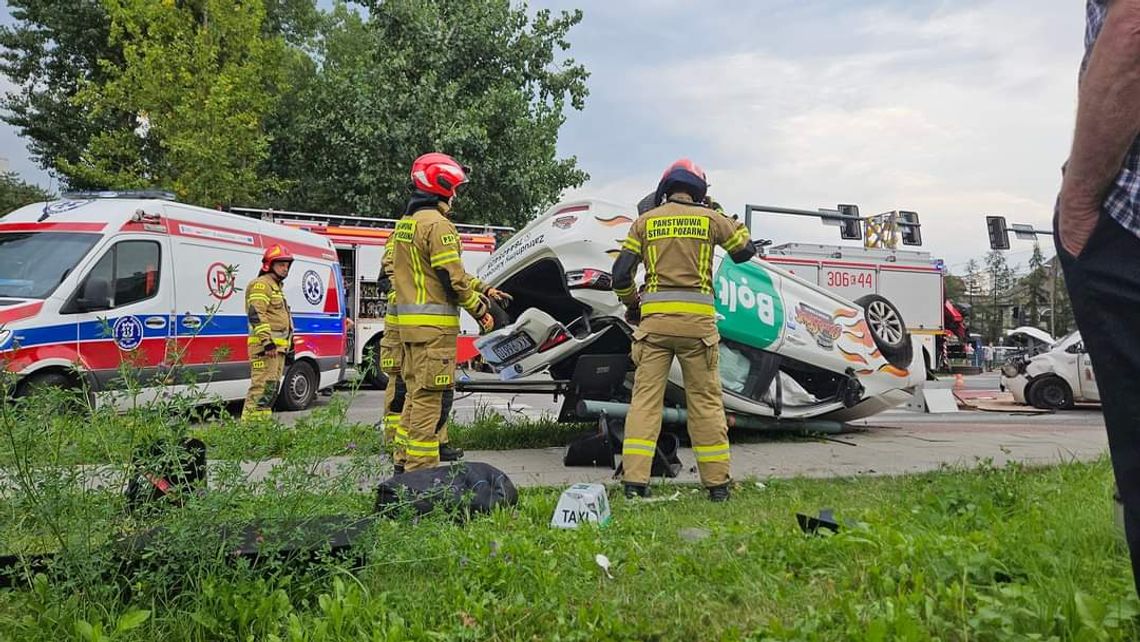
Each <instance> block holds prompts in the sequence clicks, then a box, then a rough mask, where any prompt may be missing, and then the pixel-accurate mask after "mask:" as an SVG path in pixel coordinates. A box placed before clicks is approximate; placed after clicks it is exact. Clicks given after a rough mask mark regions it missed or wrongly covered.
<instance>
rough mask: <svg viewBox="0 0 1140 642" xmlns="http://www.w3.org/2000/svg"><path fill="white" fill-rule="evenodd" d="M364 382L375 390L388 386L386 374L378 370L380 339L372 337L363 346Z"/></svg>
mask: <svg viewBox="0 0 1140 642" xmlns="http://www.w3.org/2000/svg"><path fill="white" fill-rule="evenodd" d="M364 365H365V366H367V367H366V368H365V369H364V383H366V384H368V385H369V386H372V388H374V389H376V390H384V389H385V388H387V387H388V375H387V374H385V373H383V372H381V371H380V339H373V340H372V342H371V343H369V344H368V345H367V346H365V348H364Z"/></svg>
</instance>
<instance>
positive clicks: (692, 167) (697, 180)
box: [656, 158, 709, 203]
mask: <svg viewBox="0 0 1140 642" xmlns="http://www.w3.org/2000/svg"><path fill="white" fill-rule="evenodd" d="M708 190H709V182H708V179H707V178H706V177H705V170H703V169H701V168H700V166H699V165H697V164H696V163H694V162H693V161H691V160H689V159H687V158H682V159H680V160H677V161H674V163H673V164H672V165H670V166H669V167H668V168H667V169H666V170H665V173H664V174H662V175H661V182H659V183H658V184H657V194H656V199H657V203H661V200H662V199H664V198H665V197H666V196H668V195H669V194H670V193H672V192H675V191H682V192H687V193H688V194H689V195H690V196H692V197H693V199H694V200H696V201H698V202H699V201H703V200H704V199H705V195H706V194H707V193H708Z"/></svg>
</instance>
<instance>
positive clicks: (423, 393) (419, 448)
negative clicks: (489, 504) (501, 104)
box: [392, 153, 507, 471]
mask: <svg viewBox="0 0 1140 642" xmlns="http://www.w3.org/2000/svg"><path fill="white" fill-rule="evenodd" d="M466 182H467V174H466V172H465V170H464V169H463V167H462V166H461V165H460V164H459V163H458V162H456V161H455V159H453V158H451V157H450V156H447V155H446V154H439V153H430V154H424V155H423V156H420V157H419V158H417V159H416V160H415V162H414V163H413V164H412V183H413V187H414V189H415V192H414V193H413V195H412V198H411V200H410V201H409V202H408V207H407V214H406V215H405V216H404V218H403V219H401V220H400V221H399V222H398V223H397V224H396V232H395V234H393V236H392V240H393V241H394V248H395V250H396V255H395V258H394V262H395V278H394V283H395V288H396V306H397V309H398V313H399V318H400V341H401V342H402V344H403V348H404V351H403V360H404V364H403V365H404V369H403V375H404V381H405V383H406V385H407V387H408V401H407V403H406V404H405V405H404V411H403V413H402V416H401V421H400V423H401V425H402V426H403V427H404V428H405V429H406V430H407V431H408V439H407V442H406V443H405V445H404V451H405V453H406V464H405V466H406V469H407V470H409V471H411V470H416V469H418V468H426V467H430V466H434V465H435V464H437V463H438V462H439V461H440V442H441V439H440V437H441V434H440V433H441V431H442V430H443V429H444V427H445V426H446V424H447V418H448V415H449V414H450V412H451V404H452V401H453V399H454V395H455V356H456V355H455V350H456V346H455V341H456V337H457V336H458V335H459V307H462V308H463V309H464V310H466V311H467V312H468V313H469V314H471V316H472V317H474V318H475V319H476V320H478V321H479V326H480V328H481V329H482V330H483V331H488V330H490V329H492V327H493V326H494V321H493V320H492V318H491V315H490V314H488V311H487V303H486V301H485V300H484V298H483V296H484V295H487V296H491V297H494V298H495V299H498V300H504V299H506V298H507V297H506V295H505V294H504V293H502V292H500V291H499V290H496V289H494V288H489V287H486V286H484V285H483V284H482V283H481V282H480V281H479V279H477V278H475V277H473V276H471V275H470V274H468V273H467V272H466V270H464V269H463V263H462V262H461V261H460V253H461V248H460V242H459V233H458V231H457V230H456V228H455V225H453V224H452V223H451V221H449V220H448V219H447V217H446V214H447V213H449V212H450V211H451V201H452V199H453V198H454V197H455V192H456V189H457V188H458V187H459V186H460V185H462V184H463V183H466Z"/></svg>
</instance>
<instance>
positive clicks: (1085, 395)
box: [1077, 343, 1100, 401]
mask: <svg viewBox="0 0 1140 642" xmlns="http://www.w3.org/2000/svg"><path fill="white" fill-rule="evenodd" d="M1077 376H1078V377H1080V379H1081V389H1080V391H1079V392H1078V394H1079V395H1080V397H1081V398H1082V399H1084V400H1085V401H1100V389H1098V388H1097V386H1096V373H1094V372H1093V364H1092V359H1091V358H1090V357H1089V353H1088V352H1085V346H1084V344H1083V343H1082V344H1081V345H1080V346H1079V348H1078V352H1077Z"/></svg>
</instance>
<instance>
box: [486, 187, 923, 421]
mask: <svg viewBox="0 0 1140 642" xmlns="http://www.w3.org/2000/svg"><path fill="white" fill-rule="evenodd" d="M636 216H637V213H636V209H635V208H633V207H626V206H621V205H617V204H614V203H609V202H605V201H601V200H595V199H586V200H575V201H570V202H564V203H560V204H558V205H556V206H555V207H553V208H551V209H550V210H549V211H548V212H547V213H546V214H544V215H543V216H541V217H539V218H538V219H536V220H535V221H533V222H532V223H531V224H530V225H528V226H527V227H526V228H524V229H523V230H521V231H520V232H518V233H517V234H516V235H515V236H514V237H513V238H511V239H510V240H509V241H508V242H506V243H504V244H503V245H502V247H501V248H500V249H499V250H497V251H496V252H495V253H494V254H492V255H491V257H490V259H488V261H487V262H486V263H485V264H484V265H483V266H482V267H481V268H480V269H479V273H478V276H479V278H480V279H482V280H483V281H485V282H487V283H490V284H492V285H494V286H495V287H498V288H501V289H503V290H506V291H508V292H510V293H511V294H512V295H513V296H514V302H513V303H512V304H511V306H510V308H509V309H508V310H506V313H507V315H508V318H507V319H505V320H504V321H505V322H506V323H507V325H506V327H502V328H501V329H498V330H496V331H494V332H492V333H490V334H488V335H487V336H484V337H482V338H480V339H479V340H478V341H476V347H477V348H478V350H479V352H480V354H481V356H482V358H483V360H484V361H485V362H486V363H488V364H490V365H491V366H492V367H493V368H494V369H495V370H497V371H499V372H500V373H501V377H502V378H503V379H512V378H517V377H522V376H526V375H529V374H532V373H537V372H540V371H543V370H549V372H550V374H551V376H552V377H553V378H554V379H555V380H573V379H574V378H575V377H577V378H578V379H579V380H581V379H582V378H583V376H586V377H594V376H595V375H596V374H597V373H598V372H604V373H606V374H605V375H603V377H609V376H612V375H614V374H616V375H617V376H618V381H619V382H620V385H617V386H614V387H612V388H610V389H608V392H607V393H606V395H607V396H609V399H605V401H615V402H627V401H628V400H629V390H630V389H631V384H632V377H631V376H627V375H626V371H627V370H628V369H629V368H630V367H631V366H632V363H631V362H630V360H629V357H628V355H629V352H630V337H631V335H632V329H631V327H630V325H629V324H628V323H627V322H626V321H625V319H624V314H625V309H624V307H623V306H622V304H621V303H620V302H619V301H618V298H617V296H616V295H615V294H614V293H613V291H612V289H611V276H610V269H611V267H612V265H613V262H614V258H615V257H616V256H617V254H618V252H619V248H620V246H621V243H622V241H623V240H624V239H625V236H626V233H627V232H628V230H629V226H630V224H631V223H633V221H634V219H635V218H636ZM724 258H725V254H724V252H723V251H722V250H721V249H720V248H717V250H716V256H715V259H714V263H713V272H714V275H715V278H714V281H715V287H716V309H717V317H718V327H719V330H720V334H721V337H722V341H721V347H720V350H721V359H720V371H721V380H722V382H723V388H724V402H725V409H726V411H727V412H728V413H729V415H730V420H731V419H733V418H752V419H755V418H760V419H775V418H780V419H811V418H822V419H828V420H836V421H846V420H852V419H858V418H862V417H867V416H869V415H873V414H875V413H877V412H880V411H882V410H884V409H887V408H890V407H892V406H895V405H897V404H899V403H902V402H903V401H904V400H906V398H907V397H908V395H909V394H910V389H912V388H913V386H915V385H917V384H919V383H920V382H922V381H923V380H924V379H925V374H926V373H925V370H924V366H923V363H922V359H921V357H919V358H917V359H916V358H915V356H914V355H915V351H914V348H913V345H912V343H911V338H910V335H909V334H908V333H907V331H906V325H905V323H903V319H902V318H901V316H900V314H899V312H898V310H897V309H896V308H895V307H894V305H892V304H891V303H890V302H889V301H887V300H886V299H885V298H883V297H880V296H877V295H869V296H866V297H863V298H862V299H860V300H859V301H855V302H852V301H848V300H845V299H843V298H841V297H838V296H836V295H835V294H833V293H831V292H828V291H826V290H824V289H822V288H820V287H818V286H816V285H813V284H811V283H808V282H806V281H804V280H801V279H799V278H797V277H795V276H793V275H791V274H789V273H788V272H785V271H783V270H781V269H779V268H776V267H773V266H772V265H770V264H769V263H767V262H766V261H764V260H763V259H762V258H760V257H757V258H754V259H752V260H751V261H748V262H745V263H742V264H739V265H738V264H734V263H733V262H732V261H731V260H723V259H724ZM603 355H608V356H609V357H610V359H609V360H608V361H606V362H605V365H604V368H603V369H599V370H597V371H596V372H593V373H583V372H582V370H581V369H579V368H577V366H578V365H579V361H581V360H583V358H584V357H600V356H603ZM615 368H617V369H618V370H619V372H617V373H614V372H613V369H615ZM669 381H670V384H671V385H670V386H669V389H668V390H667V392H666V403H667V404H669V405H673V406H675V407H683V405H684V393H683V390H682V388H681V382H682V378H681V372H680V368H679V366H678V365H677V364H676V363H674V365H673V371H672V372H671V373H670V376H669ZM580 383H581V384H582V385H584V386H585V387H590V384H591V383H592V382H591V381H580ZM592 398H597V397H592ZM564 412H565V411H564ZM761 423H763V422H761ZM739 425H753V426H755V425H757V423H756V422H755V421H752V422H741V423H740V424H739Z"/></svg>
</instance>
